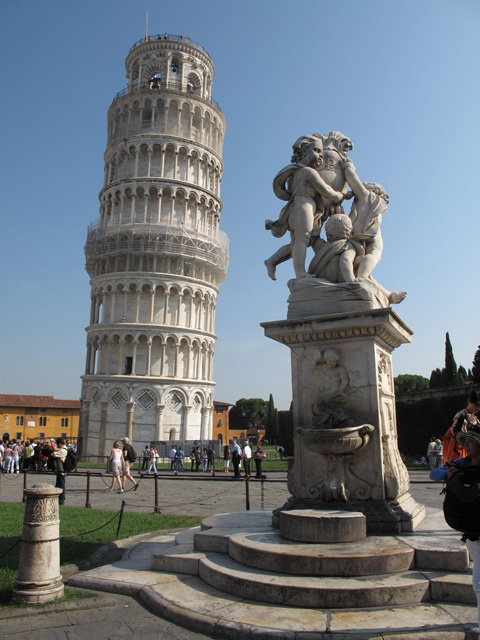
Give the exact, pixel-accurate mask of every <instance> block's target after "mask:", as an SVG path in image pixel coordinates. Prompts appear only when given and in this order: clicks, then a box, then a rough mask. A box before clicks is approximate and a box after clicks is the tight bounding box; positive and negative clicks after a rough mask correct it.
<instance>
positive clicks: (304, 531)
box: [279, 509, 367, 543]
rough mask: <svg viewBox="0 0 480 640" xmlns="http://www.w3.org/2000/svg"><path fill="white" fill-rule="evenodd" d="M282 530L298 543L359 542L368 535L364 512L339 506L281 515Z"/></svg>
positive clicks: (284, 512) (300, 510) (289, 538)
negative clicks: (340, 508)
mask: <svg viewBox="0 0 480 640" xmlns="http://www.w3.org/2000/svg"><path fill="white" fill-rule="evenodd" d="M279 526H280V533H281V534H282V536H283V537H284V538H287V539H288V540H295V541H297V542H332V543H340V542H357V541H359V540H363V539H364V538H365V537H366V535H367V519H366V517H365V516H364V515H363V513H359V512H356V511H340V510H335V509H330V510H328V509H321V510H320V509H292V510H291V511H281V512H280V514H279Z"/></svg>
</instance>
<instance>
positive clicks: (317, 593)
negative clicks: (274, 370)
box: [198, 555, 430, 609]
mask: <svg viewBox="0 0 480 640" xmlns="http://www.w3.org/2000/svg"><path fill="white" fill-rule="evenodd" d="M198 566H199V576H200V578H202V580H204V581H205V582H206V583H207V584H209V585H211V586H213V587H215V588H216V589H219V590H221V591H225V592H226V593H230V594H235V595H238V596H240V597H243V598H249V599H251V600H257V601H261V602H270V603H275V604H282V605H287V606H291V607H310V608H322V607H324V608H325V607H326V608H340V609H342V608H345V607H355V608H357V607H382V606H386V605H403V604H413V603H419V602H421V601H423V600H429V599H430V584H429V580H428V579H427V578H426V577H425V576H424V575H423V574H421V573H419V572H414V571H408V572H404V573H396V574H387V575H375V576H368V577H364V576H361V577H360V576H359V577H348V578H347V577H322V578H319V577H311V576H299V575H284V574H281V573H276V572H273V571H272V572H271V571H264V570H261V569H256V568H254V567H246V566H245V565H242V564H240V563H238V562H236V561H235V560H234V559H233V558H231V557H230V556H225V555H215V556H210V557H205V558H203V559H200V560H199V563H198Z"/></svg>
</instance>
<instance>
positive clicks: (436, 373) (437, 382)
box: [430, 367, 442, 389]
mask: <svg viewBox="0 0 480 640" xmlns="http://www.w3.org/2000/svg"><path fill="white" fill-rule="evenodd" d="M441 386H442V372H441V371H440V369H439V368H438V367H437V368H436V369H434V370H433V371H432V373H431V374H430V389H440V387H441Z"/></svg>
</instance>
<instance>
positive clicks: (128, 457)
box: [121, 436, 138, 492]
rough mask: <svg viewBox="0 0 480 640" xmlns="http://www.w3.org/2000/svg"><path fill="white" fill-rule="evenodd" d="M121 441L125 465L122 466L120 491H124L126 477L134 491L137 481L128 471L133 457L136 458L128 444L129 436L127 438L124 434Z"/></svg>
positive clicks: (133, 459)
mask: <svg viewBox="0 0 480 640" xmlns="http://www.w3.org/2000/svg"><path fill="white" fill-rule="evenodd" d="M122 443H123V448H122V453H123V459H124V463H125V466H124V468H123V482H122V489H121V492H123V491H125V484H126V481H127V478H128V480H130V482H131V483H132V484H133V487H134V489H133V490H134V491H136V490H137V489H138V482H135V480H134V479H133V478H132V475H131V473H130V469H131V466H132V465H133V463H134V462H135V458H136V456H135V450H134V448H133V447H132V445H131V444H130V440H129V438H127V437H126V436H125V437H124V438H122Z"/></svg>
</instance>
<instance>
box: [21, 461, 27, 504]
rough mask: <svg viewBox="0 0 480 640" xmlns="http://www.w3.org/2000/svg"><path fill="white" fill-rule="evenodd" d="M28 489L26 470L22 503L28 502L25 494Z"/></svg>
mask: <svg viewBox="0 0 480 640" xmlns="http://www.w3.org/2000/svg"><path fill="white" fill-rule="evenodd" d="M26 488H27V471H26V469H24V470H23V498H22V502H26V501H27V496H26V494H25V489H26Z"/></svg>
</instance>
